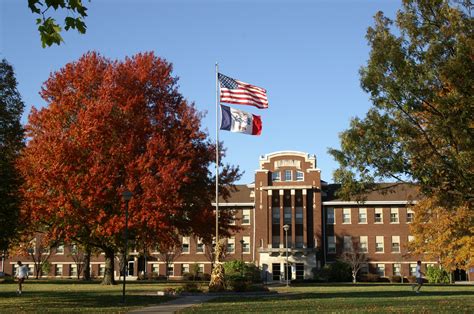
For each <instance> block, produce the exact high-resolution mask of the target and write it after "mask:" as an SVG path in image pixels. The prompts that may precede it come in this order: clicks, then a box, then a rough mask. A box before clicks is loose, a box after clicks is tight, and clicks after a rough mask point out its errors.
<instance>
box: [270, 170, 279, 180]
mask: <svg viewBox="0 0 474 314" xmlns="http://www.w3.org/2000/svg"><path fill="white" fill-rule="evenodd" d="M280 180H281V177H280V171H275V172H272V181H280Z"/></svg>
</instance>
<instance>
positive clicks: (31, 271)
mask: <svg viewBox="0 0 474 314" xmlns="http://www.w3.org/2000/svg"><path fill="white" fill-rule="evenodd" d="M26 267H28V276H33V271H34V269H35V265H26Z"/></svg>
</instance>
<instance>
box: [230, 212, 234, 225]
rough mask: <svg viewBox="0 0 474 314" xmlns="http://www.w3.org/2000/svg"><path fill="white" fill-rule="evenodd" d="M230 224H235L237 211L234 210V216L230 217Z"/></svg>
mask: <svg viewBox="0 0 474 314" xmlns="http://www.w3.org/2000/svg"><path fill="white" fill-rule="evenodd" d="M229 225H232V226H234V225H235V213H234V212H232V217H230V219H229Z"/></svg>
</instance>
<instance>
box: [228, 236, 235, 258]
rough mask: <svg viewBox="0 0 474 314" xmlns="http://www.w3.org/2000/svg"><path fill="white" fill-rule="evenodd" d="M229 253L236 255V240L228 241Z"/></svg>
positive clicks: (230, 239)
mask: <svg viewBox="0 0 474 314" xmlns="http://www.w3.org/2000/svg"><path fill="white" fill-rule="evenodd" d="M227 253H229V254H234V253H235V238H234V237H232V238H229V239H227Z"/></svg>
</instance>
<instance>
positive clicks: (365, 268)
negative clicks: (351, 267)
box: [359, 263, 369, 275]
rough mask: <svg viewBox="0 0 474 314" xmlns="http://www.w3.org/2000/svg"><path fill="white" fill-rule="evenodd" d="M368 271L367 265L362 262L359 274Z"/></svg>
mask: <svg viewBox="0 0 474 314" xmlns="http://www.w3.org/2000/svg"><path fill="white" fill-rule="evenodd" d="M368 273H369V265H368V264H367V263H364V264H362V265H361V266H360V270H359V274H361V275H367V274H368Z"/></svg>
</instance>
